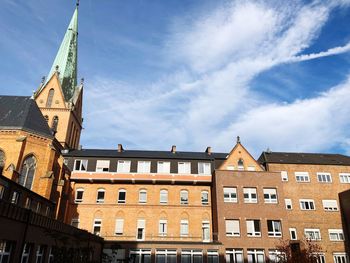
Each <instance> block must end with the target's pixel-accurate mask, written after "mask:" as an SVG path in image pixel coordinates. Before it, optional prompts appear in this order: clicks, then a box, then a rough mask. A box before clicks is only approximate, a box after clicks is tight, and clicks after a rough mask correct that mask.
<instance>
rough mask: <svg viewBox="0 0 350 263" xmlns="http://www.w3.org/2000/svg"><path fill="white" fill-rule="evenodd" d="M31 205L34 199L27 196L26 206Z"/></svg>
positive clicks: (29, 206)
mask: <svg viewBox="0 0 350 263" xmlns="http://www.w3.org/2000/svg"><path fill="white" fill-rule="evenodd" d="M31 207H32V199H31V198H30V197H27V199H26V204H25V208H27V209H30V208H31ZM0 262H1V261H0Z"/></svg>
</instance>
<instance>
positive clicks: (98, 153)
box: [64, 149, 227, 160]
mask: <svg viewBox="0 0 350 263" xmlns="http://www.w3.org/2000/svg"><path fill="white" fill-rule="evenodd" d="M64 156H67V157H68V156H71V157H104V158H145V159H188V160H191V159H192V160H214V159H226V156H227V153H211V154H208V153H206V152H178V151H177V152H176V153H172V152H171V151H140V150H123V151H122V152H118V150H117V149H114V150H103V149H82V150H72V151H70V152H69V153H66V154H64Z"/></svg>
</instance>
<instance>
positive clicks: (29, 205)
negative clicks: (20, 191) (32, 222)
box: [24, 197, 32, 209]
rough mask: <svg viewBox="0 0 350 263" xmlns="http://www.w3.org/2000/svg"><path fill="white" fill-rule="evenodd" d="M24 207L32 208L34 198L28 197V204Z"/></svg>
mask: <svg viewBox="0 0 350 263" xmlns="http://www.w3.org/2000/svg"><path fill="white" fill-rule="evenodd" d="M24 207H25V208H27V209H30V208H31V207H32V199H31V198H30V197H27V199H26V204H25V206H24Z"/></svg>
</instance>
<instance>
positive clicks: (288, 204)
mask: <svg viewBox="0 0 350 263" xmlns="http://www.w3.org/2000/svg"><path fill="white" fill-rule="evenodd" d="M284 204H285V206H286V209H287V210H293V203H292V199H289V198H286V199H284Z"/></svg>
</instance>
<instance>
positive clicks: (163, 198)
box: [159, 190, 168, 204]
mask: <svg viewBox="0 0 350 263" xmlns="http://www.w3.org/2000/svg"><path fill="white" fill-rule="evenodd" d="M159 202H160V203H161V204H167V203H168V190H160V195H159Z"/></svg>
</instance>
